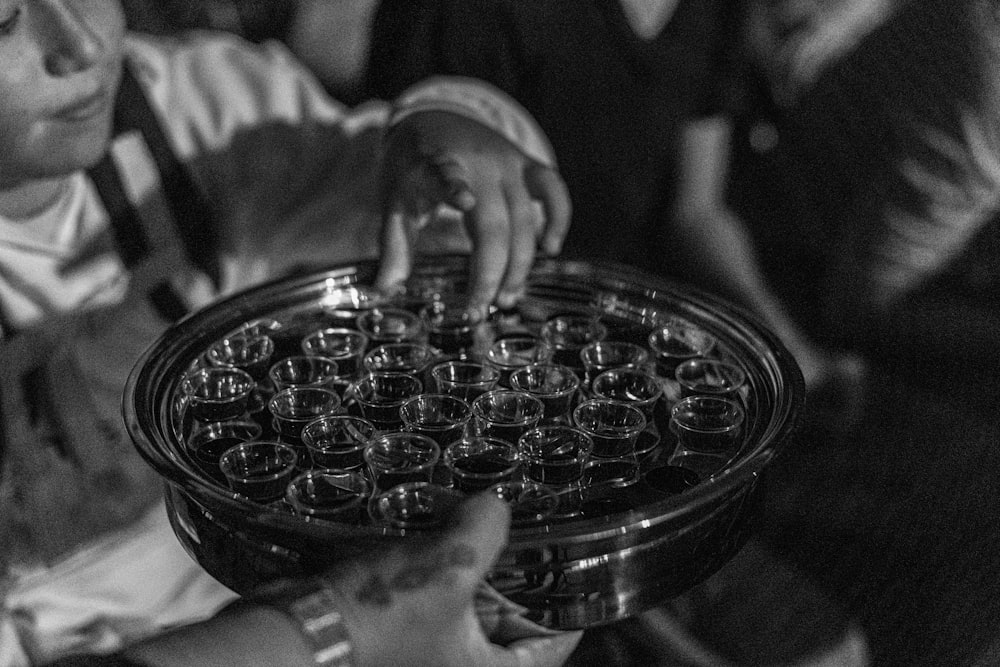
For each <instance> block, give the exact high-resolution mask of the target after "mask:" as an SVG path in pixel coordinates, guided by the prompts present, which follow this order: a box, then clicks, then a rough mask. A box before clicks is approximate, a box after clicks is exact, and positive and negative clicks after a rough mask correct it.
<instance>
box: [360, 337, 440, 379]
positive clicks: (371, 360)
mask: <svg viewBox="0 0 1000 667" xmlns="http://www.w3.org/2000/svg"><path fill="white" fill-rule="evenodd" d="M437 359H438V351H437V350H435V349H434V348H433V347H431V346H430V345H427V344H426V343H385V344H383V345H378V346H376V347H374V348H372V349H371V350H369V351H368V353H367V354H365V356H364V358H363V359H362V360H361V366H362V369H363V370H364V371H366V372H369V373H380V372H381V373H409V374H410V375H415V376H417V377H422V376H423V373H424V371H425V370H426V369H427V367H428V366H430V365H431V364H433V363H434V362H435V361H437Z"/></svg>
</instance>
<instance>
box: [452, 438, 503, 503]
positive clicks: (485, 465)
mask: <svg viewBox="0 0 1000 667" xmlns="http://www.w3.org/2000/svg"><path fill="white" fill-rule="evenodd" d="M444 464H445V465H446V466H447V467H448V469H449V470H450V471H451V479H452V485H453V486H454V488H455V489H457V490H458V491H462V492H464V493H477V492H479V491H484V490H486V489H488V488H490V487H491V486H493V485H495V484H499V483H500V482H507V481H510V480H511V478H513V476H514V472H515V471H516V470H517V468H518V466H519V465H520V459H519V457H518V450H517V445H515V444H512V443H509V442H507V441H506V440H497V439H496V438H482V437H471V438H465V439H463V440H460V441H459V442H456V443H453V444H451V445H450V446H449V447H448V448H447V449H445V450H444Z"/></svg>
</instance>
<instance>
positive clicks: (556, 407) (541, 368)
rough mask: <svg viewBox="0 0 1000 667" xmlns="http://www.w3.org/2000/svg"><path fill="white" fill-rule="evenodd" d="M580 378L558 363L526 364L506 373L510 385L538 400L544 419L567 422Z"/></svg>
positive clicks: (549, 421)
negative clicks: (542, 409) (508, 376)
mask: <svg viewBox="0 0 1000 667" xmlns="http://www.w3.org/2000/svg"><path fill="white" fill-rule="evenodd" d="M579 387H580V378H579V377H577V375H576V373H574V372H573V369H572V368H570V367H569V366H563V365H562V364H530V365H528V366H525V367H523V368H519V369H517V370H516V371H514V372H513V373H511V374H510V388H511V389H513V390H515V391H523V392H525V393H528V394H531V395H532V396H534V397H535V398H537V399H538V400H540V401H541V402H542V406H543V407H544V411H543V413H542V419H541V421H542V422H544V423H554V422H567V423H568V422H569V419H570V409H571V408H572V406H573V399H574V398H576V391H577V389H579Z"/></svg>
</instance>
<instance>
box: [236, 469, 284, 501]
mask: <svg viewBox="0 0 1000 667" xmlns="http://www.w3.org/2000/svg"><path fill="white" fill-rule="evenodd" d="M273 477H274V473H273V472H270V471H262V472H260V473H249V474H246V475H244V478H245V480H246V481H238V480H233V479H231V480H229V484H230V485H231V486H232V488H233V491H235V492H236V493H240V494H242V495H244V496H246V497H247V498H250V499H251V500H256V501H270V500H276V499H277V498H280V497H281V496H282V495H284V493H285V486H286V485H287V484H288V479H287V477H285V476H281V477H279V478H278V479H273Z"/></svg>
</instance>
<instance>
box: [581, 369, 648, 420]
mask: <svg viewBox="0 0 1000 667" xmlns="http://www.w3.org/2000/svg"><path fill="white" fill-rule="evenodd" d="M591 389H592V390H593V393H594V396H595V397H596V398H606V399H608V400H612V401H619V402H621V403H628V404H629V405H634V406H635V407H637V408H639V409H640V410H641V411H642V415H643V416H644V417H645V418H646V423H647V424H648V423H649V422H651V421H652V420H653V411H654V409H655V408H656V402H657V401H658V400H660V397H662V396H663V385H661V384H660V382H659V380H657V379H656V378H655V377H653V376H652V375H650V374H649V373H647V372H646V371H644V370H640V369H638V368H613V369H611V370H609V371H604V372H603V373H601V374H600V375H598V376H597V377H595V378H594V384H593V386H592V387H591Z"/></svg>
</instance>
